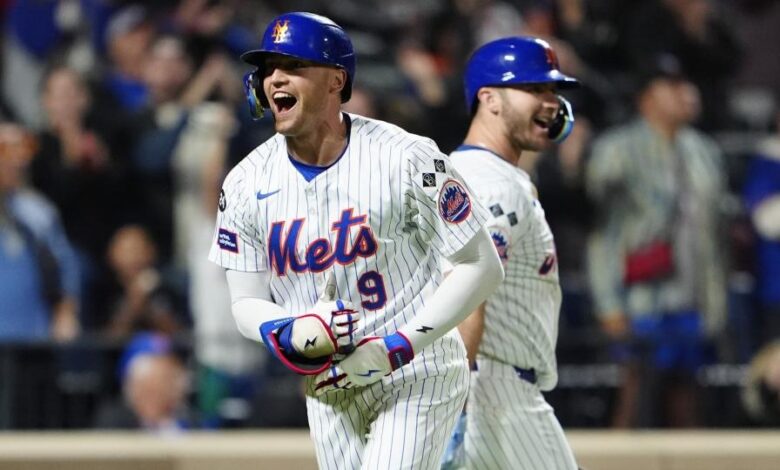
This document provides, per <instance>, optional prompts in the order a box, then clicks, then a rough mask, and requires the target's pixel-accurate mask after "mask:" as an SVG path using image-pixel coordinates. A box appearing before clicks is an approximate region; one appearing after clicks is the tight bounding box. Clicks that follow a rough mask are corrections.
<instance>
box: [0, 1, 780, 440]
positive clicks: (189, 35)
mask: <svg viewBox="0 0 780 470" xmlns="http://www.w3.org/2000/svg"><path fill="white" fill-rule="evenodd" d="M297 10H301V11H310V12H315V13H321V14H324V15H326V16H328V17H330V18H332V19H333V20H334V21H336V22H337V23H339V24H340V25H342V26H343V27H344V28H345V29H346V30H347V31H348V32H349V34H350V36H351V37H352V38H353V41H354V43H355V47H356V50H357V54H358V63H359V71H358V73H357V76H356V81H355V88H354V90H353V93H352V99H351V100H350V101H349V102H348V103H346V104H345V105H344V107H345V110H347V111H349V112H354V113H358V114H361V115H365V116H369V117H378V118H381V119H384V120H387V121H389V122H392V123H396V124H398V125H400V126H402V127H403V128H405V129H407V130H409V131H411V132H414V133H418V134H422V135H426V136H429V137H431V138H433V139H434V140H435V141H436V143H437V144H438V145H439V147H440V149H441V150H442V151H443V152H445V153H449V152H450V151H451V150H453V149H454V148H455V147H457V146H458V145H459V144H460V143H461V141H462V139H463V136H464V134H465V132H466V129H467V125H468V122H469V116H468V115H467V113H466V107H465V105H464V98H463V86H462V72H463V65H464V64H465V61H466V59H467V58H468V56H469V54H470V52H471V51H472V50H474V48H475V47H477V46H479V45H481V44H484V43H485V42H487V41H490V40H493V39H496V38H499V37H504V36H511V35H529V36H536V37H540V38H543V39H545V40H547V41H548V42H550V43H551V44H552V45H553V47H554V49H555V50H556V51H557V52H558V60H559V61H560V66H561V69H562V71H563V72H565V73H566V74H568V75H571V76H574V77H577V78H578V79H579V80H580V82H581V83H582V84H583V87H582V88H581V89H579V90H574V91H571V92H570V91H566V92H565V93H564V94H565V95H566V96H567V98H569V99H570V101H571V102H572V105H573V107H574V109H575V113H576V126H575V128H574V131H573V134H572V135H571V136H570V137H569V139H568V140H567V141H566V142H565V143H563V144H562V145H560V146H555V147H552V148H550V149H549V150H548V151H545V152H543V153H542V154H539V155H535V156H533V157H531V158H524V159H523V160H522V161H521V162H520V165H521V166H522V167H523V168H524V169H525V170H526V171H527V172H528V173H529V174H531V175H532V177H533V179H534V182H535V184H536V186H537V188H538V190H539V197H540V200H541V202H542V205H543V206H544V207H545V209H546V216H547V219H548V221H549V223H550V226H551V228H552V231H553V233H554V236H555V240H556V247H557V255H558V262H559V269H560V277H561V285H562V289H563V293H564V304H563V309H562V312H561V329H560V340H559V362H560V364H561V365H566V364H573V365H576V364H612V365H617V366H618V368H619V369H618V370H619V374H618V375H617V377H618V379H617V381H616V382H615V383H612V384H611V389H610V390H612V392H611V395H609V399H608V400H606V402H605V403H606V404H607V405H608V406H607V408H606V409H601V410H599V409H595V410H594V409H593V406H588V405H587V402H586V400H582V401H578V402H577V403H580V404H581V405H582V409H583V410H585V409H588V410H590V411H589V413H591V415H590V418H587V417H582V416H580V415H578V416H571V417H568V418H567V414H566V408H565V407H562V408H561V410H562V411H560V412H561V414H562V416H561V422H562V424H563V425H564V426H567V425H578V426H616V427H657V426H707V425H728V426H748V425H750V426H757V425H780V406H778V403H780V379H778V377H779V375H778V372H777V371H778V370H780V365H778V363H779V362H780V359H778V356H777V354H776V353H775V354H774V356H772V354H770V353H771V352H773V351H776V343H774V342H776V341H779V340H780V202H779V201H780V62H778V61H777V60H774V58H773V57H772V56H771V54H772V53H771V50H772V48H771V47H770V45H771V44H780V29H778V28H777V27H776V25H777V24H780V4H779V3H778V2H774V1H772V0H740V1H719V0H631V1H627V0H588V1H585V0H425V1H419V0H395V1H393V2H386V1H382V0H363V1H358V0H330V1H324V0H286V1H281V0H265V1H262V2H261V1H249V0H224V1H210V0H163V1H156V2H141V1H129V0H127V1H123V0H39V1H21V0H17V1H14V0H5V1H0V18H1V19H2V25H3V28H2V30H0V38H1V39H0V41H1V44H0V47H2V55H0V355H2V357H3V360H2V361H0V364H2V366H0V378H1V380H2V385H0V429H3V428H53V427H83V426H90V425H93V424H94V425H96V426H100V427H146V428H149V429H155V430H157V431H171V430H176V429H180V428H186V427H205V428H218V427H225V426H247V425H257V426H274V425H300V424H301V423H304V422H305V421H303V419H305V418H304V417H302V416H300V412H297V413H296V412H295V411H286V410H294V409H298V410H300V409H301V408H302V405H301V404H300V400H302V398H301V397H300V392H299V389H298V383H297V381H295V378H294V377H287V378H286V379H284V380H287V382H282V383H283V384H287V385H285V386H281V387H280V386H277V387H273V388H271V387H267V386H266V383H267V381H268V380H267V379H268V377H270V376H274V375H275V374H282V375H284V373H283V372H280V371H278V370H275V366H274V364H273V363H271V362H266V356H265V351H264V348H262V347H260V346H258V345H256V344H252V343H249V342H247V341H246V340H244V339H243V338H242V337H241V336H240V335H239V333H238V332H237V330H236V328H235V324H234V322H233V319H232V317H231V314H230V309H229V307H230V302H229V296H228V292H227V286H226V285H225V281H224V275H223V273H222V270H221V268H218V267H217V266H214V265H211V264H210V263H209V262H208V261H207V260H206V255H207V253H208V248H209V244H210V243H211V240H212V234H213V227H214V217H215V214H216V210H217V204H218V195H219V191H220V185H221V182H222V179H223V178H224V176H225V173H226V171H227V169H229V168H231V167H232V166H233V165H234V164H235V163H236V162H237V161H238V160H239V159H240V158H242V157H243V156H244V155H246V154H247V153H248V152H250V151H251V150H252V148H254V147H255V146H256V145H257V144H258V143H259V142H262V141H263V140H264V139H265V138H267V137H269V136H270V135H271V133H272V125H271V124H270V122H269V121H268V119H266V120H264V121H253V120H252V119H251V118H250V116H249V113H248V112H247V106H246V102H245V98H244V95H243V92H242V88H241V77H242V75H243V74H244V73H246V72H247V71H249V70H247V67H246V66H244V65H242V64H241V63H240V62H239V61H238V56H239V54H240V53H241V52H243V51H245V50H248V49H251V48H253V47H254V46H255V45H256V43H257V41H258V34H259V32H261V31H262V30H263V29H264V27H265V25H266V24H267V22H268V21H269V20H270V19H271V18H273V17H274V16H275V15H276V14H278V13H280V12H283V11H297ZM772 348H774V349H772ZM98 356H99V357H98ZM754 357H757V358H758V359H760V361H759V362H757V363H754V364H753V367H752V368H751V369H750V372H749V373H747V372H745V373H744V374H743V375H742V376H738V377H737V378H736V379H734V380H733V381H731V382H733V384H734V385H740V384H745V397H746V398H745V402H746V405H745V406H744V409H742V407H739V408H740V410H739V411H738V412H735V413H734V414H733V415H730V417H729V418H728V419H724V420H721V421H718V422H712V421H707V420H705V419H703V417H702V416H701V415H702V413H701V411H702V410H701V408H702V407H703V406H706V404H707V403H706V400H704V402H702V401H701V400H698V398H697V397H699V396H700V394H701V393H703V391H702V390H703V388H705V387H706V385H707V384H706V383H705V382H707V380H705V379H706V378H707V377H710V378H711V376H705V375H703V374H702V373H701V370H702V368H705V367H707V366H713V365H718V364H721V365H723V364H732V365H742V366H745V367H744V369H737V370H744V371H746V370H747V369H748V368H747V366H746V365H747V364H749V363H750V362H751V360H752V359H753V358H754ZM772 358H774V359H772ZM9 360H10V361H11V362H9ZM9 364H10V365H9ZM36 370H39V371H40V372H38V373H36ZM710 370H716V369H712V368H710ZM106 371H108V373H106ZM564 375H565V374H562V381H565V377H564ZM74 377H76V378H77V380H75V381H74V380H73V378H74ZM85 377H91V378H92V379H93V381H92V382H90V381H89V380H83V379H84V378H85ZM160 377H165V378H166V379H167V380H168V381H170V382H171V384H170V385H168V386H165V387H162V389H163V390H164V391H165V397H164V398H161V399H160V400H159V401H160V402H161V403H159V404H158V406H157V408H154V406H155V404H154V403H152V401H153V400H146V399H144V398H143V397H144V396H146V397H157V398H160V394H161V393H162V392H160V380H161V379H160ZM69 378H70V380H69ZM79 378H80V379H79ZM185 382H186V385H182V384H183V383H185ZM607 382H609V381H607ZM712 382H713V381H712V380H710V381H709V382H708V383H712ZM727 382H729V381H728V380H727ZM90 384H92V385H90ZM155 385H157V386H155ZM564 385H565V384H564ZM47 387H50V388H51V387H53V388H54V389H55V390H59V391H60V392H61V393H60V395H62V396H70V397H71V398H73V397H79V396H89V397H88V399H84V400H81V401H79V400H76V399H73V400H71V401H70V402H66V401H64V399H62V398H61V396H60V395H56V396H54V398H52V395H51V393H46V392H45V391H43V389H46V388H47ZM554 393H558V392H554ZM567 393H568V392H567ZM141 394H146V395H141ZM169 395H170V396H169ZM58 396H59V397H60V398H57V397H58ZM123 397H124V401H123V400H122V398H123ZM735 397H736V398H738V395H734V396H732V398H735ZM658 398H661V400H660V402H658V403H656V401H658V400H657V399H658ZM552 399H553V401H554V399H555V395H553V397H552ZM716 399H717V398H716ZM44 400H45V401H46V403H48V405H46V404H44V403H42V401H44ZM260 400H263V401H264V402H265V403H266V405H265V406H264V407H262V409H258V407H257V406H256V404H257V403H259V401H260ZM269 400H271V401H272V402H273V403H276V404H277V406H271V405H268V401H269ZM117 401H119V402H122V403H116V402H117ZM144 405H145V406H144ZM72 406H77V407H79V409H77V410H75V411H74V410H73V409H71V408H69V407H72ZM773 407H774V408H773ZM556 408H557V407H556ZM596 408H598V407H596ZM52 409H56V410H59V411H58V412H56V413H52V412H51V410H52ZM44 410H46V411H44ZM582 413H584V411H583V412H582ZM44 414H46V416H43V415H44ZM52 416H54V417H56V419H54V418H52ZM594 416H595V417H594Z"/></svg>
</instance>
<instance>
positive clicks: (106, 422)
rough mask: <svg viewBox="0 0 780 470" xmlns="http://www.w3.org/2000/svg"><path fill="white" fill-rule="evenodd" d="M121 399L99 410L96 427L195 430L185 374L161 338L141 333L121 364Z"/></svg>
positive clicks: (167, 342) (159, 431)
mask: <svg viewBox="0 0 780 470" xmlns="http://www.w3.org/2000/svg"><path fill="white" fill-rule="evenodd" d="M120 374H121V377H120V378H121V382H122V398H123V399H122V400H121V401H112V402H110V403H105V404H103V405H102V407H101V408H100V409H99V410H98V412H97V415H96V418H95V427H97V428H101V429H143V430H145V431H149V432H152V433H155V434H175V433H177V432H180V431H182V430H185V429H190V428H193V427H194V419H193V417H192V413H190V411H189V408H188V406H187V401H186V399H187V391H188V383H187V382H188V380H187V372H186V370H185V368H184V365H183V364H182V363H181V360H180V359H179V358H178V356H177V355H176V354H175V353H174V351H173V347H172V345H171V343H170V340H169V339H168V338H167V337H165V336H163V335H154V334H149V333H142V334H138V335H136V336H135V337H134V338H133V339H132V340H131V341H130V343H129V344H128V346H127V348H126V349H125V352H124V354H123V357H122V358H121V361H120Z"/></svg>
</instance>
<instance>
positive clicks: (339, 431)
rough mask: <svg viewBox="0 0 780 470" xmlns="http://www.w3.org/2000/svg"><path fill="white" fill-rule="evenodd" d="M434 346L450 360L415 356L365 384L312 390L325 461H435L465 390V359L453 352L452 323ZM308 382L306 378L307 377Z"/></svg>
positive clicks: (314, 432) (337, 464)
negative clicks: (319, 393) (316, 393)
mask: <svg viewBox="0 0 780 470" xmlns="http://www.w3.org/2000/svg"><path fill="white" fill-rule="evenodd" d="M431 348H432V349H433V350H434V351H433V352H435V353H436V354H437V355H438V357H439V358H442V357H448V358H449V359H447V360H440V359H437V360H432V359H431V358H429V359H428V360H426V361H418V360H417V359H415V360H414V361H412V362H411V363H409V364H407V365H406V366H404V367H403V368H402V369H399V370H397V371H396V372H394V373H393V374H392V375H390V376H388V377H384V378H383V379H382V380H381V381H380V382H377V383H375V384H373V385H370V386H368V387H364V388H357V389H351V390H347V391H336V392H333V393H327V394H325V395H324V396H322V397H319V398H316V397H314V396H313V390H312V387H313V383H308V385H307V387H308V397H307V407H308V413H309V426H310V432H311V436H312V439H313V440H314V443H315V446H316V450H317V463H318V464H319V467H320V468H321V469H332V470H341V469H350V468H351V469H358V468H360V469H365V470H374V469H376V470H382V469H387V470H395V469H434V468H437V467H438V463H439V461H440V460H441V456H442V454H443V453H444V447H445V445H446V442H447V439H448V438H449V435H450V432H451V431H452V429H453V428H454V426H455V421H456V420H457V418H458V416H459V414H460V411H461V409H462V408H463V404H464V403H465V401H466V396H467V393H468V381H469V379H468V374H469V371H468V367H467V365H466V362H465V361H464V360H463V358H461V357H458V356H457V355H453V354H448V353H447V351H448V350H450V349H458V348H462V342H461V341H460V336H459V335H458V334H457V332H455V331H454V330H453V331H451V332H449V333H447V334H446V335H445V336H444V337H443V338H441V339H440V340H438V341H436V342H435V343H434V344H433V345H431ZM307 382H308V381H307Z"/></svg>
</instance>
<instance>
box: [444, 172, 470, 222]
mask: <svg viewBox="0 0 780 470" xmlns="http://www.w3.org/2000/svg"><path fill="white" fill-rule="evenodd" d="M439 213H440V214H441V216H442V218H443V219H444V220H446V221H447V222H452V223H455V224H457V223H460V222H463V221H464V220H466V218H468V216H469V214H471V200H470V199H469V193H467V192H466V190H465V189H464V188H463V186H461V185H460V183H458V182H457V181H455V180H447V182H446V183H444V185H442V187H441V192H440V193H439Z"/></svg>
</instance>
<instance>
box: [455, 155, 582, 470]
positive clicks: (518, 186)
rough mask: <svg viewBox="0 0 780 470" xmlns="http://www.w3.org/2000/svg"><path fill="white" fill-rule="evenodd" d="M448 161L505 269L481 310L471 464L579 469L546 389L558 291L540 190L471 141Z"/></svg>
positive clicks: (552, 379) (469, 427)
mask: <svg viewBox="0 0 780 470" xmlns="http://www.w3.org/2000/svg"><path fill="white" fill-rule="evenodd" d="M451 158H452V163H453V165H455V167H456V168H457V169H458V171H460V172H461V174H464V175H467V176H466V178H467V182H468V183H469V184H470V185H471V188H472V189H473V191H474V192H475V194H476V195H477V197H478V198H479V200H480V201H481V202H482V203H483V204H484V205H485V206H486V207H487V208H488V209H489V210H490V212H491V218H490V219H489V220H488V223H487V226H488V229H489V231H490V233H491V236H492V237H493V242H494V243H495V245H496V248H497V250H498V253H499V256H500V257H501V258H502V261H503V262H504V271H505V278H504V282H503V283H502V284H501V286H499V288H498V289H497V290H496V292H495V293H494V294H493V295H492V296H491V297H490V298H489V299H488V300H487V304H486V307H485V326H484V332H483V335H482V340H481V342H480V346H479V351H478V355H477V363H478V368H479V371H478V372H474V373H472V386H471V391H470V393H469V402H468V414H467V423H466V432H465V440H464V446H465V453H466V464H467V466H466V468H468V469H513V470H514V469H520V470H525V469H527V470H574V469H576V468H577V465H576V464H575V462H574V457H573V455H572V452H571V449H570V448H569V445H568V443H567V442H566V438H565V436H564V434H563V430H562V429H561V425H560V424H559V423H558V420H557V418H556V417H555V414H554V413H553V409H552V407H550V405H548V404H547V402H546V401H545V400H544V397H543V396H542V394H541V392H540V390H550V389H552V388H554V387H555V383H556V382H557V378H558V374H557V364H556V360H555V344H556V342H557V338H558V314H559V310H560V305H561V291H560V287H559V284H558V270H557V262H556V259H555V244H554V241H553V236H552V232H551V231H550V227H549V226H548V225H547V221H546V220H545V218H544V211H543V210H542V207H541V205H540V204H539V201H538V200H537V198H536V194H535V192H536V190H535V188H534V187H533V184H532V183H531V181H530V178H529V177H528V175H527V174H526V173H525V172H524V171H523V170H521V169H519V168H517V167H515V166H513V165H511V164H509V163H508V162H507V161H505V160H504V159H502V158H501V157H499V156H498V155H495V154H493V153H492V152H489V151H487V150H483V149H478V148H469V147H466V148H464V149H462V150H458V151H455V152H453V153H452V155H451ZM513 366H517V367H522V368H524V369H534V370H535V371H536V375H537V378H538V383H537V384H535V385H531V384H530V383H528V382H526V381H524V380H522V379H520V378H519V377H518V376H517V372H516V371H515V370H514V368H513Z"/></svg>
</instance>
